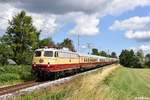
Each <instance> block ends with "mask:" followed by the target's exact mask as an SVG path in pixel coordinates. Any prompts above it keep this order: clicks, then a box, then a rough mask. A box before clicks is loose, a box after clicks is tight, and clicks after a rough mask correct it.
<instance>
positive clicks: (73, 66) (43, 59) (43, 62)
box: [32, 48, 118, 79]
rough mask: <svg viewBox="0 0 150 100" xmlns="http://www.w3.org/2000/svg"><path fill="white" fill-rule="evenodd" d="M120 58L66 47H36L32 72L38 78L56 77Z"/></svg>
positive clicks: (107, 63)
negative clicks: (74, 50) (82, 52)
mask: <svg viewBox="0 0 150 100" xmlns="http://www.w3.org/2000/svg"><path fill="white" fill-rule="evenodd" d="M117 61H118V59H116V58H108V57H102V56H96V55H89V54H81V53H78V52H72V51H69V50H66V49H55V48H40V49H36V50H35V53H34V56H33V61H32V72H33V74H34V75H35V76H36V77H37V78H40V79H41V78H45V77H54V75H56V74H58V73H66V72H77V71H81V70H87V69H92V68H96V67H100V66H104V65H109V64H113V63H116V62H117Z"/></svg>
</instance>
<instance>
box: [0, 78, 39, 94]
mask: <svg viewBox="0 0 150 100" xmlns="http://www.w3.org/2000/svg"><path fill="white" fill-rule="evenodd" d="M38 84H41V82H36V80H33V81H29V82H24V83H21V84H16V85H12V86H7V87H2V88H0V96H1V95H4V94H8V93H12V92H15V91H17V90H20V89H24V88H28V87H31V86H34V85H38Z"/></svg>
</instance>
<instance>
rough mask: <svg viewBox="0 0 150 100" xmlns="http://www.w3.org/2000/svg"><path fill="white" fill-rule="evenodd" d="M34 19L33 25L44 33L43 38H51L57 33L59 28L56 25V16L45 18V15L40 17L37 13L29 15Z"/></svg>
mask: <svg viewBox="0 0 150 100" xmlns="http://www.w3.org/2000/svg"><path fill="white" fill-rule="evenodd" d="M29 15H31V16H32V18H33V25H34V26H35V27H36V28H37V29H39V30H41V31H42V38H44V37H47V36H51V35H52V34H53V33H54V32H55V31H56V28H57V27H58V25H57V23H56V17H55V16H50V15H49V16H46V17H45V18H43V17H44V15H39V14H35V13H31V14H29Z"/></svg>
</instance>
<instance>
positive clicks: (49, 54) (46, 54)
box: [44, 51, 53, 57]
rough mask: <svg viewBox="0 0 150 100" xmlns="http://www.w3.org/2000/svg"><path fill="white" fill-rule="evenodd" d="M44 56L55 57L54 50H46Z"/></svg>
mask: <svg viewBox="0 0 150 100" xmlns="http://www.w3.org/2000/svg"><path fill="white" fill-rule="evenodd" d="M44 56H45V57H53V51H45V52H44Z"/></svg>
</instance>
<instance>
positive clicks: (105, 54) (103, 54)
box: [99, 51, 108, 57]
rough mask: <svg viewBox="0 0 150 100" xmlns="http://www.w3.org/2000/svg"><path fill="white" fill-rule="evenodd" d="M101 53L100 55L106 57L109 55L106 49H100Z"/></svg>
mask: <svg viewBox="0 0 150 100" xmlns="http://www.w3.org/2000/svg"><path fill="white" fill-rule="evenodd" d="M99 55H100V56H104V57H107V56H108V55H107V53H106V52H105V51H100V52H99Z"/></svg>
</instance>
